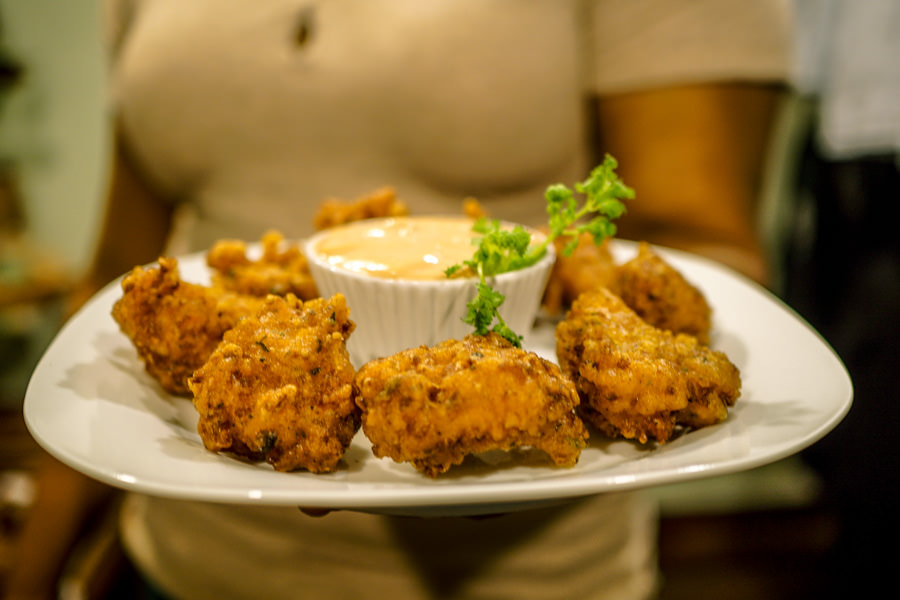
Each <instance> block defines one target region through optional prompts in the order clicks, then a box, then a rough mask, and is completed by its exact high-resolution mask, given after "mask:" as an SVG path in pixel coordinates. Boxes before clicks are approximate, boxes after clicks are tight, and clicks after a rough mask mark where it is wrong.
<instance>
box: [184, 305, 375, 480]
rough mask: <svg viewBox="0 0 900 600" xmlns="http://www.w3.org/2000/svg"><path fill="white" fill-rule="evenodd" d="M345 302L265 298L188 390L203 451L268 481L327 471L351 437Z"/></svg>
mask: <svg viewBox="0 0 900 600" xmlns="http://www.w3.org/2000/svg"><path fill="white" fill-rule="evenodd" d="M349 315H350V311H349V308H348V307H347V303H346V300H345V299H344V297H343V296H342V295H340V294H338V295H335V296H334V297H332V298H331V299H324V298H318V299H314V300H310V301H307V302H305V303H304V302H303V301H302V300H300V299H298V298H297V297H295V296H293V295H291V294H289V295H287V296H285V297H281V296H274V295H273V296H269V297H267V298H266V300H265V306H264V307H263V308H262V309H261V310H259V311H258V312H257V313H256V314H255V315H252V316H249V317H245V318H244V319H241V321H240V322H239V323H237V324H236V325H235V326H234V328H232V329H231V330H229V331H228V332H226V333H225V336H224V339H223V340H222V343H221V344H219V346H218V347H217V348H216V350H215V352H213V353H212V356H210V358H209V360H208V361H207V362H206V363H205V364H204V365H203V366H202V367H201V368H199V369H198V370H197V371H195V372H194V375H193V377H191V379H190V381H189V385H190V389H191V391H192V392H193V394H194V407H195V408H196V409H197V412H198V413H199V414H200V420H199V423H198V425H197V430H198V432H199V433H200V437H201V438H202V440H203V444H204V446H205V447H206V448H207V449H208V450H210V451H213V452H228V453H231V454H235V455H239V456H243V457H246V458H248V459H250V460H254V461H259V460H265V461H266V462H268V463H269V464H271V465H272V466H273V467H274V468H275V470H277V471H293V470H297V469H306V470H308V471H311V472H313V473H325V472H330V471H334V470H335V469H336V468H337V466H338V462H339V461H340V460H341V457H343V455H344V452H345V451H346V449H347V447H348V446H349V445H350V442H351V440H352V439H353V436H354V434H355V433H356V432H357V430H358V429H359V425H360V411H359V408H358V407H357V405H356V396H357V391H356V387H355V385H354V382H353V378H354V375H355V370H354V368H353V366H352V365H351V364H350V359H349V357H348V354H347V350H346V341H347V338H348V337H349V336H350V334H351V332H352V331H353V329H354V323H353V321H351V320H350V316H349Z"/></svg>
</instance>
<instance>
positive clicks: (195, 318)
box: [112, 257, 259, 395]
mask: <svg viewBox="0 0 900 600" xmlns="http://www.w3.org/2000/svg"><path fill="white" fill-rule="evenodd" d="M121 285H122V292H123V293H122V297H121V298H120V299H119V300H117V301H116V303H115V304H114V305H113V309H112V316H113V319H115V321H116V323H118V325H119V328H120V329H121V330H122V332H123V333H124V334H125V335H126V336H127V337H128V338H129V339H130V340H131V342H132V343H133V344H134V347H135V349H136V350H137V352H138V356H139V357H140V358H141V360H142V361H143V363H144V366H145V368H146V370H147V372H148V373H149V374H150V375H151V376H153V377H154V378H155V379H156V380H157V381H159V383H160V385H161V386H162V387H163V389H165V390H166V391H168V392H170V393H172V394H176V395H188V394H189V393H190V392H189V390H188V387H187V379H188V378H189V377H190V376H191V373H193V372H194V369H196V368H198V367H199V366H200V365H202V364H203V363H204V362H206V359H207V358H209V355H210V354H212V352H213V350H214V349H215V348H216V345H217V344H218V343H219V341H220V340H221V339H222V336H223V334H224V333H225V331H227V330H228V329H230V328H231V327H232V326H233V325H234V324H235V323H236V322H237V321H238V320H239V319H240V318H241V316H243V315H245V314H248V313H249V312H252V311H253V310H255V309H256V307H257V306H258V304H259V301H258V300H257V299H254V298H243V297H240V296H237V295H235V294H222V293H217V292H215V291H213V290H211V289H210V288H208V287H205V286H201V285H196V284H193V283H189V282H186V281H183V280H182V279H181V277H180V274H179V270H178V261H177V259H175V258H166V257H163V258H160V259H159V264H158V266H154V267H135V268H134V269H132V270H131V272H129V273H128V274H127V275H126V276H125V277H124V278H123V279H122V284H121Z"/></svg>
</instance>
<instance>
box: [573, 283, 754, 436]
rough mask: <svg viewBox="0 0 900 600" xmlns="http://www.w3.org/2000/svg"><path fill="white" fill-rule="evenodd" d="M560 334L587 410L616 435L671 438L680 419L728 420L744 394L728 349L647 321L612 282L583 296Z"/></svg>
mask: <svg viewBox="0 0 900 600" xmlns="http://www.w3.org/2000/svg"><path fill="white" fill-rule="evenodd" d="M556 339H557V346H556V352H557V356H558V357H559V363H560V367H561V368H562V371H563V372H564V373H565V374H566V375H568V376H569V377H571V378H572V380H573V381H574V382H575V386H576V388H577V389H578V394H579V395H580V397H581V404H580V405H579V407H578V412H579V414H580V415H581V416H582V418H583V419H584V420H585V421H586V422H588V423H590V424H591V425H593V426H594V427H595V428H596V429H597V430H599V431H600V432H601V433H603V434H605V435H608V436H610V437H624V438H628V439H636V440H638V441H640V442H642V443H643V442H647V441H648V440H657V441H659V442H665V441H667V440H668V439H669V438H670V437H671V436H672V434H673V432H674V430H675V428H676V426H685V427H689V428H699V427H704V426H706V425H712V424H715V423H719V422H721V421H723V420H725V418H726V417H727V416H728V407H729V406H733V405H734V403H735V401H736V400H737V398H738V396H739V395H740V387H741V379H740V373H739V372H738V369H737V367H735V366H734V365H733V364H732V363H731V362H730V361H729V360H728V358H727V357H726V356H725V354H723V353H721V352H717V351H713V350H711V349H709V348H707V347H706V346H703V345H702V344H700V343H699V342H698V341H697V338H695V337H694V336H691V335H687V334H673V333H671V332H669V331H665V330H662V329H657V328H655V327H653V326H652V325H649V324H647V323H645V322H644V321H643V320H642V319H641V318H640V317H639V316H638V315H637V314H636V313H635V312H634V311H633V310H631V309H630V308H628V307H627V306H626V305H625V303H624V302H623V301H622V300H621V299H620V298H619V297H618V296H616V295H615V294H613V293H612V292H610V291H609V290H607V289H606V288H599V289H598V290H595V291H593V292H588V293H586V294H583V295H582V296H580V297H579V298H578V299H577V300H576V301H575V303H574V304H573V305H572V308H571V310H570V311H569V313H568V314H567V315H566V319H565V320H564V321H562V322H561V323H560V324H559V325H558V326H557V329H556Z"/></svg>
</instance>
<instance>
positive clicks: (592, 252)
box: [542, 233, 616, 315]
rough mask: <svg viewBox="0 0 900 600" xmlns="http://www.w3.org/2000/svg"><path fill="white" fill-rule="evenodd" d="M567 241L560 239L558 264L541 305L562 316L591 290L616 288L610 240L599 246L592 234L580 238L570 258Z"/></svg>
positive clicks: (552, 273) (558, 242)
mask: <svg viewBox="0 0 900 600" xmlns="http://www.w3.org/2000/svg"><path fill="white" fill-rule="evenodd" d="M567 243H568V240H567V239H564V238H557V239H556V240H555V241H554V244H555V247H556V262H555V263H554V264H553V269H552V270H551V271H550V278H549V280H548V281H547V287H546V289H545V290H544V299H543V302H542V305H543V307H544V310H546V311H547V312H548V313H550V314H554V315H555V314H562V313H563V312H565V311H566V309H568V307H569V306H571V305H572V302H573V301H574V300H575V298H577V297H578V296H580V295H581V294H583V293H584V292H588V291H590V290H594V289H597V288H598V287H601V286H604V287H608V288H614V287H615V285H616V264H615V262H614V261H613V257H612V253H611V252H610V250H609V238H606V239H604V240H603V241H602V242H601V243H600V244H595V243H594V238H593V237H592V236H591V234H589V233H583V234H582V235H580V236H579V238H578V245H577V246H576V247H575V250H574V252H572V254H570V255H569V256H564V255H563V248H564V247H565V246H566V244H567Z"/></svg>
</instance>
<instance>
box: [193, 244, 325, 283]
mask: <svg viewBox="0 0 900 600" xmlns="http://www.w3.org/2000/svg"><path fill="white" fill-rule="evenodd" d="M206 264H207V265H208V266H209V267H210V268H211V269H212V270H213V271H212V282H213V287H217V288H221V289H223V290H228V291H231V292H236V293H240V294H249V295H252V296H267V295H268V294H276V295H278V296H284V295H286V294H294V295H295V296H297V297H298V298H301V299H303V300H311V299H312V298H316V297H318V295H319V292H318V291H317V290H316V284H315V282H314V281H313V278H312V274H311V273H310V272H309V264H308V263H307V261H306V257H305V256H304V255H303V253H302V252H301V250H300V248H299V247H298V246H297V245H296V244H287V243H285V241H284V236H283V235H282V234H281V233H280V232H278V231H275V230H271V231H268V232H266V234H265V235H263V237H262V256H261V257H260V258H259V259H257V260H252V259H251V258H249V257H248V256H247V244H246V243H244V242H243V241H241V240H219V241H218V242H216V243H215V244H213V246H212V247H211V248H210V249H209V251H208V252H207V254H206Z"/></svg>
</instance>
